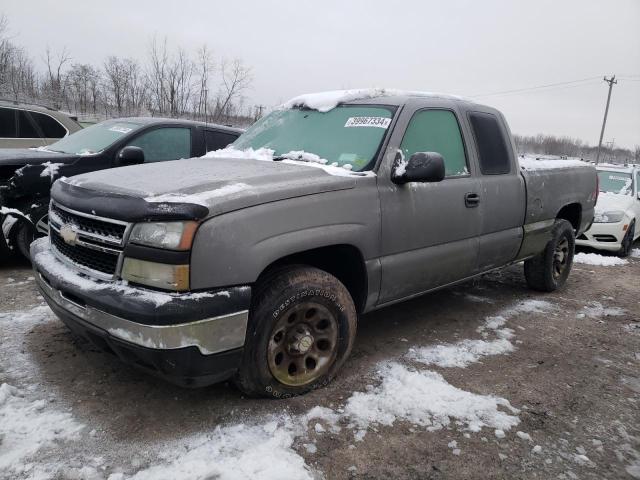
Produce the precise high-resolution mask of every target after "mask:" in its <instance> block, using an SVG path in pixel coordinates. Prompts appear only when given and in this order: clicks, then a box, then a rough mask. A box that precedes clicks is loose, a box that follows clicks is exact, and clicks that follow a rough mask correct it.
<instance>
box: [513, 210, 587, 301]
mask: <svg viewBox="0 0 640 480" xmlns="http://www.w3.org/2000/svg"><path fill="white" fill-rule="evenodd" d="M575 243H576V240H575V234H574V231H573V226H572V225H571V224H570V223H569V222H568V221H567V220H563V219H556V221H555V224H554V225H553V227H552V229H551V240H550V241H549V242H548V243H547V246H546V247H545V249H544V250H543V251H542V252H541V253H539V254H538V255H536V256H535V257H533V258H531V259H529V260H526V261H525V262H524V276H525V278H526V280H527V285H529V288H532V289H533V290H538V291H540V292H553V291H554V290H557V289H558V288H560V287H562V286H563V285H564V283H565V282H566V281H567V277H568V276H569V272H570V271H571V265H572V264H573V254H574V250H575Z"/></svg>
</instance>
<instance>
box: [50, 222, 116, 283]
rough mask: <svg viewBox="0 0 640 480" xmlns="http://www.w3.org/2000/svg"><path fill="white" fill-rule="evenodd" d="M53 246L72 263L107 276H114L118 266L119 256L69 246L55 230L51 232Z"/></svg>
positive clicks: (78, 246)
mask: <svg viewBox="0 0 640 480" xmlns="http://www.w3.org/2000/svg"><path fill="white" fill-rule="evenodd" d="M50 235H51V244H52V245H53V246H54V247H55V248H56V249H57V250H58V251H59V252H60V253H61V254H62V255H64V256H65V257H67V258H69V259H70V260H71V261H72V262H74V263H76V264H78V265H81V266H83V267H86V268H90V269H91V270H96V271H98V272H101V273H105V274H107V275H114V274H115V272H116V267H117V265H118V255H114V254H111V253H105V252H99V251H97V250H92V249H90V248H86V247H82V246H80V245H73V246H71V245H68V244H67V243H66V242H65V241H64V240H63V239H62V237H61V236H60V235H59V234H58V232H56V231H55V230H51V232H50Z"/></svg>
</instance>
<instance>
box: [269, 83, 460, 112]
mask: <svg viewBox="0 0 640 480" xmlns="http://www.w3.org/2000/svg"><path fill="white" fill-rule="evenodd" d="M399 96H411V97H435V98H446V99H450V100H465V99H464V98H463V97H459V96H457V95H448V94H445V93H434V92H420V91H410V90H398V89H395V88H356V89H352V90H333V91H328V92H318V93H307V94H305V95H299V96H297V97H294V98H292V99H291V100H289V101H288V102H286V103H284V104H283V105H281V106H280V108H282V109H289V108H295V107H306V108H310V109H312V110H317V111H319V112H328V111H329V110H332V109H334V108H335V107H337V106H338V104H340V103H345V102H351V101H354V100H364V99H367V98H376V97H399Z"/></svg>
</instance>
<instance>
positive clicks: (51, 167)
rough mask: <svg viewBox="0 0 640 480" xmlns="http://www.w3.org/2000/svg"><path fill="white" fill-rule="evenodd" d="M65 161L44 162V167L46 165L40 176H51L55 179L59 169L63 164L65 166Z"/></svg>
mask: <svg viewBox="0 0 640 480" xmlns="http://www.w3.org/2000/svg"><path fill="white" fill-rule="evenodd" d="M63 165H64V164H63V163H51V162H44V163H43V164H42V166H43V167H45V168H44V169H43V170H42V172H40V176H41V177H49V178H51V179H52V180H53V178H54V177H55V176H56V175H58V170H59V169H60V167H61V166H63Z"/></svg>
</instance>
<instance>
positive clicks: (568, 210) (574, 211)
mask: <svg viewBox="0 0 640 480" xmlns="http://www.w3.org/2000/svg"><path fill="white" fill-rule="evenodd" d="M556 219H564V220H566V221H568V222H569V223H570V224H571V225H572V226H573V229H574V231H575V232H576V234H577V233H578V231H579V230H580V225H581V223H582V205H580V204H579V203H569V204H568V205H565V206H564V207H562V208H561V209H560V210H559V211H558V213H557V215H556Z"/></svg>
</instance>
